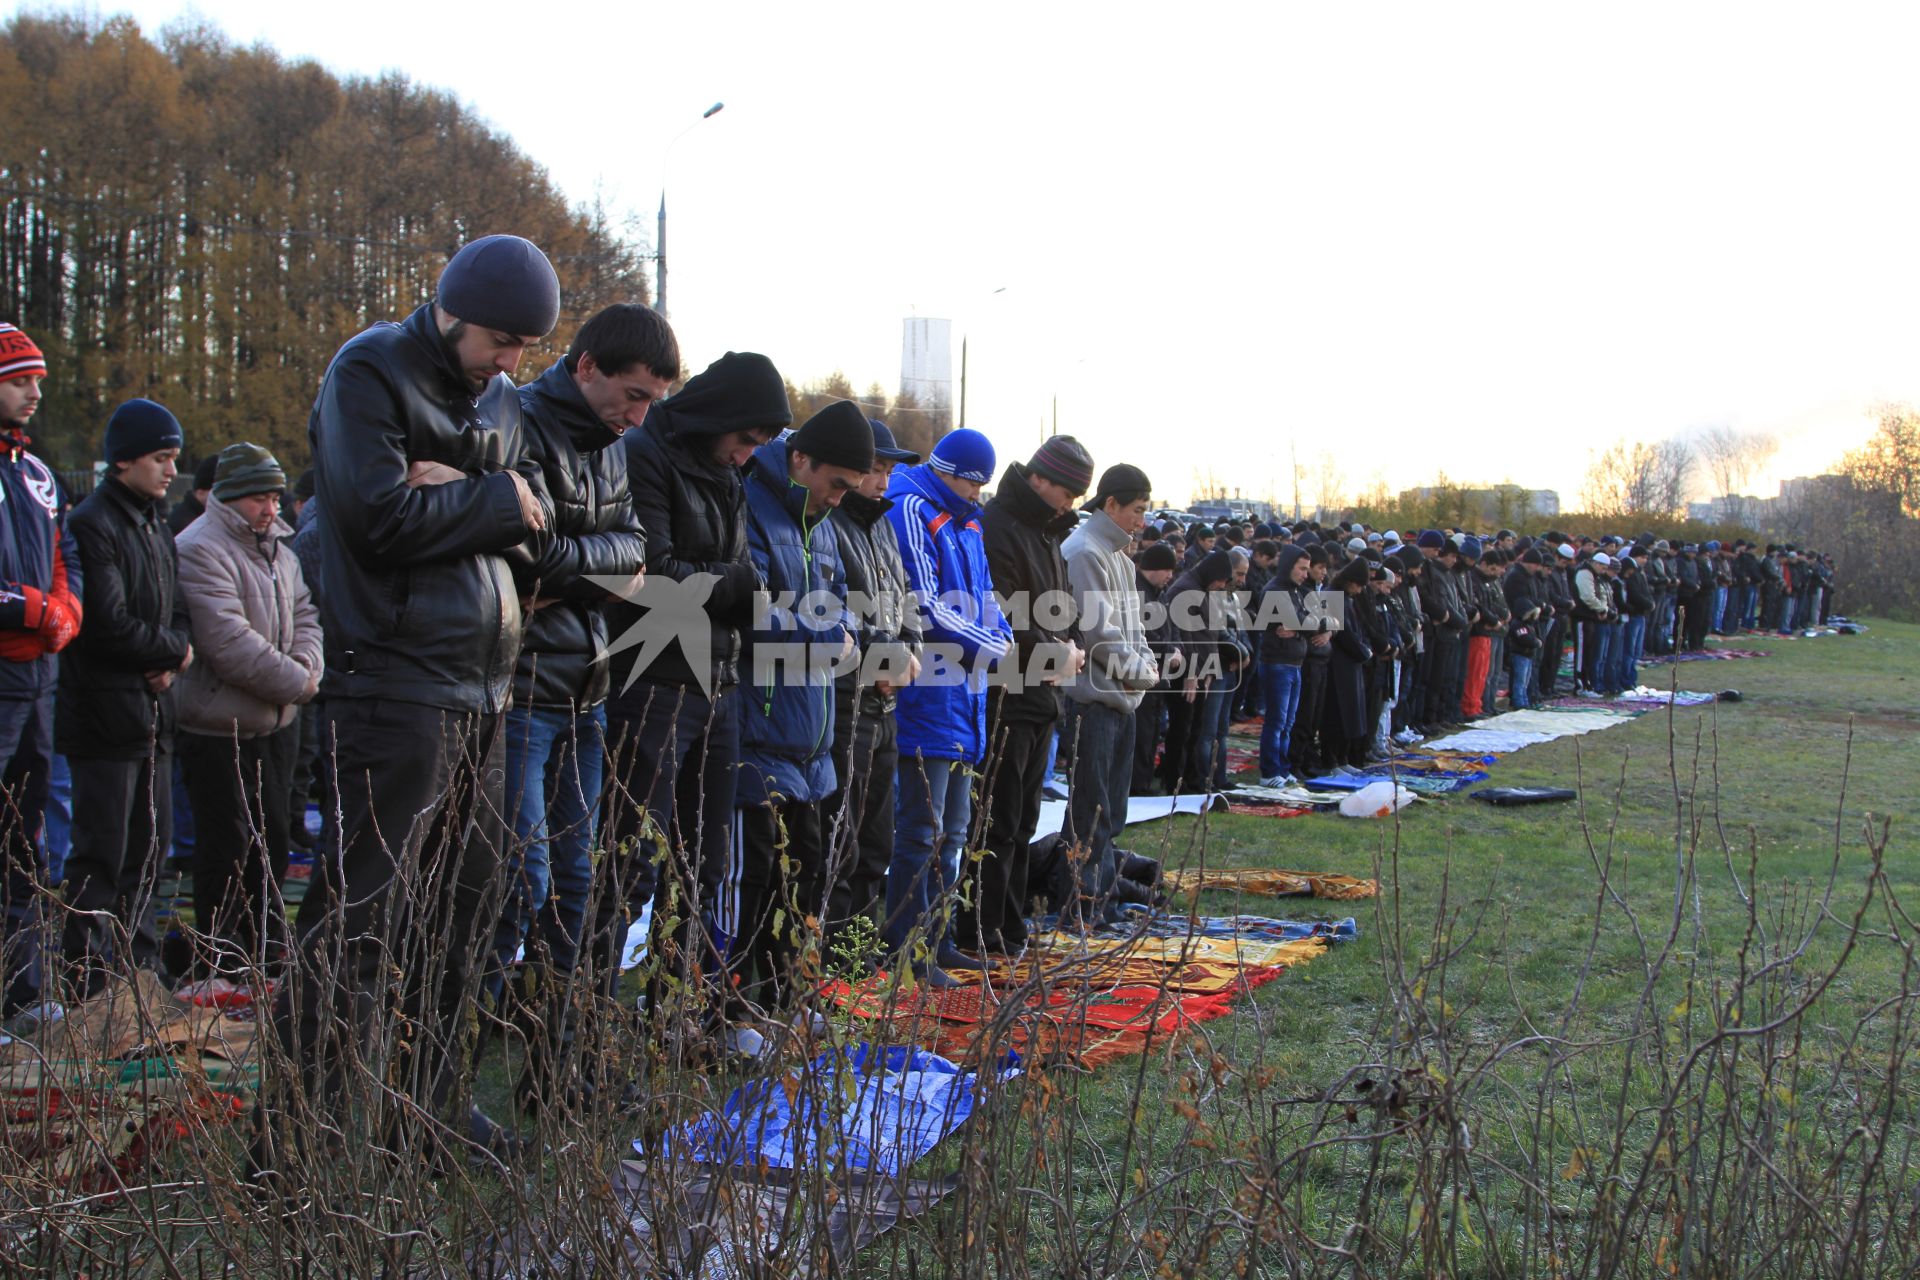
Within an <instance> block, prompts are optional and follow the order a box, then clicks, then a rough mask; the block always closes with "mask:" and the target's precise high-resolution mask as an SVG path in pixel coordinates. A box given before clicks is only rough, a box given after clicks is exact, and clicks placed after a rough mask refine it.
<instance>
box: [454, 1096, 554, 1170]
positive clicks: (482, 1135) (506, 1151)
mask: <svg viewBox="0 0 1920 1280" xmlns="http://www.w3.org/2000/svg"><path fill="white" fill-rule="evenodd" d="M467 1142H468V1144H469V1145H470V1146H471V1147H472V1151H471V1152H470V1153H469V1155H468V1157H467V1163H468V1164H470V1165H472V1166H474V1167H475V1168H485V1167H486V1166H488V1165H501V1166H506V1167H508V1168H511V1167H512V1166H514V1165H516V1164H518V1163H520V1162H521V1161H523V1160H525V1159H526V1158H527V1157H528V1156H532V1155H537V1154H538V1153H539V1149H540V1148H539V1144H538V1143H536V1142H533V1141H532V1140H531V1139H528V1138H523V1137H521V1136H520V1135H519V1134H517V1133H514V1132H513V1131H512V1130H511V1129H507V1128H505V1127H503V1126H502V1125H500V1124H499V1123H498V1122H497V1121H495V1120H494V1118H493V1117H492V1116H490V1115H488V1114H487V1113H486V1112H484V1111H482V1110H481V1109H480V1107H479V1105H478V1104H475V1105H474V1106H473V1107H471V1108H469V1109H468V1111H467Z"/></svg>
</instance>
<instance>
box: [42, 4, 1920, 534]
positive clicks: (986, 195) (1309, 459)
mask: <svg viewBox="0 0 1920 1280" xmlns="http://www.w3.org/2000/svg"><path fill="white" fill-rule="evenodd" d="M9 7H11V6H9ZM33 7H35V8H44V7H46V6H44V5H37V6H33ZM98 8H99V11H100V12H103V13H114V12H128V13H131V14H133V15H134V16H135V17H136V18H137V19H138V20H139V21H140V22H141V24H142V26H143V27H145V28H146V29H147V30H148V31H149V32H150V33H157V32H158V31H159V30H160V28H161V27H162V26H163V25H164V24H165V23H167V22H168V21H170V20H172V19H174V18H175V17H177V16H178V15H179V14H181V13H182V12H183V11H185V6H183V5H181V4H180V3H178V2H177V0H141V2H138V3H131V4H107V5H102V6H99V7H98ZM196 12H198V13H199V14H200V15H201V16H203V17H205V18H207V19H209V20H211V21H213V22H214V23H216V24H217V25H219V26H220V27H222V28H223V29H225V30H226V31H227V32H228V33H229V34H230V35H231V36H232V37H233V38H234V39H236V40H237V41H239V42H241V43H243V44H244V43H252V42H255V41H260V42H265V43H267V44H269V45H271V46H273V47H275V48H276V49H278V50H279V51H280V52H281V53H282V54H283V55H284V56H286V57H288V58H312V59H315V60H317V61H319V62H321V63H322V64H324V65H326V66H328V67H330V68H332V69H334V70H336V71H338V72H342V73H374V72H378V71H381V70H384V69H389V68H392V69H398V70H401V71H404V72H406V73H407V74H408V75H409V76H412V77H413V78H415V79H417V80H420V81H422V82H426V83H430V84H434V85H438V86H442V87H444V88H447V89H449V90H451V91H452V92H454V93H456V94H458V95H459V96H460V97H461V98H463V99H464V100H465V101H466V102H467V103H469V104H470V105H471V106H472V108H473V109H474V110H475V111H476V112H477V113H478V114H479V115H480V116H482V117H483V118H485V119H486V120H488V121H489V122H491V123H492V124H493V125H495V126H496V127H498V128H499V129H500V130H502V131H504V132H505V133H507V134H509V135H511V137H512V138H513V140H514V141H515V143H516V144H517V145H518V146H520V147H521V148H522V149H523V150H525V151H526V152H527V153H528V154H530V155H532V156H533V157H534V158H535V159H537V160H538V161H540V162H541V163H543V164H544V165H546V166H547V168H548V169H549V171H550V172H551V173H552V174H553V176H554V178H555V179H556V180H557V181H558V183H559V185H560V186H561V187H562V189H564V190H565V191H566V192H567V194H568V195H569V196H570V197H572V198H574V199H576V200H579V201H586V200H589V199H591V198H593V196H594V195H595V193H596V192H598V193H600V194H601V195H602V196H603V197H604V198H605V199H606V200H607V201H608V202H609V203H610V204H611V205H612V206H613V207H615V208H616V209H619V210H622V211H630V212H632V213H633V214H635V215H639V216H641V217H643V219H644V221H643V222H642V223H641V224H640V226H639V230H640V231H641V232H642V233H644V234H645V235H647V236H649V237H650V236H651V234H652V214H653V210H654V207H655V205H656V203H657V201H658V199H659V195H660V187H661V182H662V176H663V157H664V156H665V154H666V153H667V150H668V146H669V143H670V142H671V141H672V140H673V139H674V138H675V137H676V135H679V134H680V133H681V131H682V130H683V129H685V128H686V127H687V126H688V125H689V124H691V123H693V122H694V121H696V120H698V119H699V117H700V113H701V112H702V111H703V110H705V109H706V108H707V107H708V106H709V105H711V104H712V103H713V102H715V101H724V102H725V103H726V104H727V105H726V110H725V111H723V112H722V113H721V114H719V115H718V116H715V117H714V118H713V119H711V120H709V121H707V122H705V123H703V124H701V125H700V126H699V127H698V128H697V129H694V130H693V131H691V132H689V133H687V134H686V135H685V136H684V137H682V138H680V140H679V141H678V143H677V144H675V145H674V146H673V147H672V152H671V166H670V169H669V170H668V171H667V172H666V181H667V182H668V184H669V201H668V203H669V210H670V215H671V222H670V237H669V239H670V243H669V249H670V256H669V263H670V266H671V274H670V278H669V292H668V302H669V304H670V309H671V313H672V319H673V323H674V327H675V329H676V331H677V332H678V333H679V335H680V338H681V342H682V347H683V350H684V351H685V353H686V355H687V358H688V361H689V364H690V365H691V367H693V368H699V367H701V366H703V365H704V364H705V363H706V362H707V361H709V360H711V359H713V358H714V357H715V356H718V355H719V354H720V353H721V352H723V351H726V350H729V349H739V350H760V351H764V352H766V353H767V354H768V355H770V356H771V357H773V359H774V360H775V361H776V363H778V365H779V366H780V368H781V369H782V370H783V371H784V372H785V373H786V374H787V375H788V376H789V377H790V378H792V379H793V380H795V381H796V382H804V381H807V380H810V379H813V378H817V377H820V376H823V375H825V374H827V373H828V372H830V371H832V370H833V369H835V368H839V369H843V370H845V371H846V373H847V374H848V375H849V376H850V377H851V378H852V379H853V380H854V382H855V383H856V385H858V386H860V387H863V388H864V387H865V386H866V385H867V384H868V383H870V382H873V381H876V380H877V381H879V382H881V383H883V384H885V385H887V386H888V387H890V388H891V387H894V386H896V385H897V383H898V380H899V361H900V330H901V320H902V318H903V317H905V316H908V315H912V314H920V315H933V316H945V317H950V318H951V319H952V320H953V324H954V337H955V344H956V347H957V345H958V342H959V338H960V336H961V335H962V334H963V333H964V334H966V335H967V336H968V337H969V340H970V341H969V348H970V361H969V366H970V386H969V392H968V395H969V418H970V419H971V425H975V426H978V427H980V428H982V429H983V430H986V431H987V432H988V433H989V434H990V435H991V436H992V437H993V439H994V441H995V443H996V445H997V446H998V447H999V449H1000V451H1001V454H1002V458H1003V460H1004V459H1005V458H1006V457H1008V456H1011V455H1014V454H1018V455H1020V456H1024V455H1025V454H1026V453H1027V452H1028V451H1029V450H1030V449H1031V447H1032V446H1033V445H1034V444H1035V443H1037V442H1038V440H1039V438H1040V434H1041V432H1042V431H1043V430H1044V429H1045V428H1046V427H1047V425H1048V424H1049V423H1050V420H1051V415H1052V406H1053V404H1054V401H1055V399H1056V397H1057V401H1058V413H1059V426H1060V429H1061V430H1062V431H1070V432H1073V433H1074V434H1076V435H1078V436H1080V437H1081V438H1082V439H1083V440H1085V441H1086V442H1087V444H1088V445H1089V447H1090V448H1091V449H1092V450H1093V453H1094V456H1095V459H1096V462H1097V463H1098V464H1099V465H1100V466H1103V467H1104V466H1105V465H1107V464H1109V463H1111V462H1117V461H1122V460H1125V461H1132V462H1137V463H1139V464H1141V465H1143V466H1144V467H1145V468H1146V469H1147V471H1148V472H1149V474H1150V475H1151V476H1152V477H1153V478H1154V480H1155V482H1156V486H1157V488H1158V489H1159V490H1160V491H1161V493H1162V495H1163V496H1166V497H1169V498H1173V499H1176V500H1178V499H1182V498H1184V497H1186V496H1187V494H1188V491H1189V490H1190V489H1192V488H1193V486H1194V484H1195V481H1196V479H1197V478H1199V477H1204V476H1205V475H1206V474H1208V473H1209V472H1211V473H1212V474H1213V475H1215V476H1216V477H1217V478H1218V479H1219V480H1220V481H1221V482H1223V483H1226V484H1228V485H1230V486H1238V487H1240V488H1241V489H1242V490H1243V491H1244V492H1246V493H1247V494H1248V495H1249V496H1252V495H1256V494H1265V493H1267V492H1269V491H1271V492H1272V493H1274V494H1275V496H1278V497H1281V498H1282V499H1290V498H1291V496H1292V493H1291V484H1292V474H1293V473H1292V463H1291V461H1290V459H1291V457H1292V456H1293V454H1294V452H1295V451H1296V450H1297V455H1298V459H1299V466H1300V469H1301V471H1302V472H1303V473H1304V480H1303V484H1302V489H1303V496H1304V497H1305V498H1306V499H1307V500H1308V501H1309V502H1311V501H1312V500H1313V497H1314V493H1313V489H1314V481H1315V478H1316V477H1317V476H1318V475H1319V474H1320V473H1321V470H1322V467H1321V458H1322V457H1323V456H1325V455H1328V454H1331V455H1332V456H1333V457H1334V458H1335V459H1336V460H1337V468H1338V470H1339V472H1340V473H1341V475H1342V476H1343V478H1344V482H1345V483H1344V486H1343V487H1344V488H1345V489H1346V491H1347V492H1348V493H1353V492H1357V491H1359V490H1361V489H1363V488H1365V487H1367V486H1368V485H1369V484H1371V483H1372V481H1373V480H1374V478H1375V477H1376V476H1379V477H1381V478H1384V479H1385V481H1386V482H1387V483H1388V484H1390V485H1391V486H1393V487H1395V488H1399V487H1402V486H1407V485H1415V484H1422V483H1427V482H1429V481H1430V480H1431V479H1432V477H1433V476H1434V474H1435V473H1436V472H1437V471H1439V470H1442V469H1444V470H1445V471H1446V472H1447V474H1448V475H1449V476H1451V477H1452V478H1453V479H1455V480H1470V481H1485V482H1492V481H1499V480H1511V481H1513V482H1516V483H1519V484H1523V485H1526V486H1528V487H1533V488H1555V489H1559V490H1560V491H1561V493H1562V497H1563V499H1564V500H1567V501H1569V502H1571V501H1572V500H1573V498H1574V497H1575V495H1576V493H1577V490H1578V488H1579V481H1580V476H1581V474H1582V471H1583V470H1584V467H1585V463H1586V459H1587V454H1588V451H1589V449H1591V448H1592V447H1594V446H1595V445H1596V444H1604V443H1606V442H1609V441H1611V440H1612V439H1614V438H1617V437H1618V436H1620V435H1627V436H1634V437H1640V438H1645V439H1656V438H1660V437H1663V436H1666V435H1670V434H1673V433H1676V432H1685V431H1689V430H1696V429H1699V428H1701V427H1704V426H1708V425H1713V424H1721V423H1726V424H1731V425H1733V426H1736V427H1739V428H1743V429H1750V430H1759V431H1771V432H1775V433H1778V434H1779V435H1780V436H1781V437H1782V441H1783V447H1782V450H1781V452H1780V454H1779V456H1778V458H1777V460H1776V464H1775V466H1774V467H1773V468H1772V470H1771V471H1770V473H1769V474H1768V475H1767V476H1766V477H1764V478H1763V480H1762V482H1761V483H1760V484H1759V485H1756V486H1754V487H1755V488H1757V489H1759V491H1761V492H1772V489H1771V487H1769V486H1770V485H1771V483H1772V481H1773V480H1775V479H1777V478H1778V477H1779V476H1786V475H1797V474H1804V473H1806V472H1809V471H1817V470H1819V469H1821V468H1822V467H1823V466H1825V465H1826V464H1827V463H1828V462H1830V461H1831V460H1832V459H1833V458H1834V457H1835V456H1836V455H1837V453H1838V452H1839V450H1841V449H1842V448H1844V447H1847V446H1849V445H1852V444H1855V443H1857V442H1858V441H1859V440H1860V439H1862V438H1863V437H1864V436H1865V435H1866V433H1867V431H1868V429H1869V419H1868V417H1867V411H1868V409H1869V408H1870V406H1871V405H1873V404H1874V403H1876V402H1878V401H1882V400H1888V399H1898V400H1910V401H1920V364H1917V363H1916V360H1915V353H1916V350H1920V306H1916V305H1915V301H1916V298H1920V244H1917V236H1920V231H1917V230H1916V221H1917V220H1916V217H1915V212H1914V211H1915V209H1916V207H1917V203H1920V202H1916V199H1915V197H1916V194H1917V193H1916V186H1920V169H1917V168H1916V166H1915V165H1914V164H1913V162H1912V159H1913V138H1912V129H1913V121H1914V118H1915V111H1914V107H1913V103H1912V89H1911V84H1912V68H1913V66H1914V65H1915V64H1916V61H1917V59H1916V55H1917V54H1920V40H1916V23H1917V22H1920V7H1916V6H1911V5H1886V6H1857V7H1848V8H1845V9H1842V8H1840V7H1837V6H1769V5H1755V4H1741V5H1729V6H1725V7H1717V6H1692V5H1689V6H1676V5H1671V4H1662V5H1652V6H1644V7H1643V6H1637V5H1629V4H1619V3H1614V4H1607V5H1604V6H1602V5H1592V6H1588V7H1587V8H1586V11H1585V13H1584V14H1581V13H1577V12H1575V10H1574V9H1573V8H1572V7H1571V6H1561V5H1540V4H1526V5H1515V6H1464V5H1457V4H1448V5H1432V4H1418V5H1405V6H1400V5H1388V4H1373V5H1311V6H1309V5H1304V4H1287V5H1255V4H1249V3H1239V4H1234V5H1212V4H1185V5H1179V6H1162V5H1154V6H1147V5H1132V6H1118V5H1113V4H1110V3H1109V4H1072V5H1069V4H1054V3H1044V2H1043V3H1035V2H1033V0H1027V2H1026V3H1021V4H1008V5H1002V4H997V3H983V2H981V0H968V3H964V4H958V3H956V4H945V5H933V4H910V3H901V2H899V0H895V2H893V3H889V4H885V5H873V6H866V5H847V4H826V3H811V4H793V3H785V4H758V3H741V2H739V0H736V2H734V3H728V4H714V3H677V4H663V5H651V4H649V5H636V4H573V5H568V4H560V5H551V6H534V5H525V4H512V5H508V4H491V3H477V2H474V0H468V2H467V3H456V4H453V5H432V6H428V5H416V4H409V3H393V2H392V0H388V2H386V3H379V4H374V3H368V2H366V0H331V2H330V3H329V4H327V5H325V6H323V7H320V8H316V7H315V6H313V5H311V4H304V3H303V4H298V5H295V4H290V3H280V2H278V0H245V2H242V0H203V3H201V4H199V5H198V6H197V7H196ZM511 229H512V228H500V230H511ZM996 291H1003V292H996ZM955 359H956V367H957V362H958V355H957V351H956V357H955Z"/></svg>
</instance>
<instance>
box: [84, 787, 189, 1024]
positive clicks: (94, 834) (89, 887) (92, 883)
mask: <svg viewBox="0 0 1920 1280" xmlns="http://www.w3.org/2000/svg"><path fill="white" fill-rule="evenodd" d="M67 768H68V769H69V770H70V771H71V772H72V774H73V848H72V850H71V851H70V852H69V853H68V854H67V868H66V898H67V923H66V928H65V930H64V931H63V937H62V943H63V948H62V949H63V950H64V951H65V953H66V958H67V961H68V963H70V964H73V965H78V966H80V967H81V968H82V970H83V982H84V986H85V989H86V990H87V991H89V992H93V991H98V990H99V989H100V986H101V984H102V983H103V982H104V981H105V978H106V973H105V968H106V967H107V966H110V965H112V964H113V963H114V962H115V960H119V961H122V962H124V963H125V964H127V965H131V966H133V967H136V968H142V969H150V968H154V967H155V966H157V965H158V964H159V961H160V941H159V938H158V937H157V936H156V934H155V930H154V911H153V908H154V902H153V897H154V886H155V883H156V881H157V880H158V879H159V875H160V864H161V861H162V860H163V859H164V858H165V857H166V851H167V845H168V843H169V840H170V837H171V836H172V833H173V753H172V752H171V751H160V752H157V753H156V754H154V755H151V756H146V757H144V758H142V759H139V760H89V759H85V758H83V757H79V756H73V757H69V758H68V760H67ZM122 929H125V930H126V931H127V932H128V934H129V937H128V940H127V952H126V954H125V955H121V954H120V953H119V948H118V941H119V933H120V931H121V930H122Z"/></svg>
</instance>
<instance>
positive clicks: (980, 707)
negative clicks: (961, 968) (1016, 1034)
mask: <svg viewBox="0 0 1920 1280" xmlns="http://www.w3.org/2000/svg"><path fill="white" fill-rule="evenodd" d="M993 470H994V455H993V445H992V443H990V442H989V441H988V440H987V438H986V437H985V436H984V435H982V434H980V433H979V432H978V431H974V430H971V429H969V428H966V427H962V428H960V429H959V430H958V431H953V432H949V433H948V434H947V435H945V436H942V437H941V438H940V442H939V443H938V444H936V445H935V446H934V447H933V454H932V456H931V457H929V458H928V459H927V461H926V462H924V463H922V464H921V465H919V466H917V467H907V468H904V469H901V470H896V471H895V472H894V473H893V482H892V483H891V484H890V485H888V486H887V497H888V498H889V499H891V500H892V501H893V504H894V505H893V508H892V510H890V511H888V512H887V519H888V520H890V521H892V522H893V528H894V532H895V534H896V535H897V536H898V538H899V541H900V553H901V557H902V559H903V560H904V561H905V563H906V569H907V583H908V585H909V586H911V587H912V589H913V593H914V596H915V601H916V604H917V607H918V608H919V611H920V629H921V634H922V636H923V637H924V639H925V641H926V645H925V648H924V650H923V654H922V662H923V667H922V671H921V675H920V678H919V679H918V680H916V681H915V682H914V683H913V684H910V685H908V686H907V687H906V688H904V689H902V690H901V691H900V706H899V709H898V711H897V713H896V714H897V715H898V718H899V724H900V766H899V775H898V782H899V797H900V799H899V807H898V809H897V810H896V818H895V821H894V833H893V862H892V864H891V865H890V866H889V867H888V868H887V922H886V927H885V928H884V929H883V930H882V934H883V936H884V937H885V939H886V941H887V943H888V945H889V946H891V947H892V948H893V949H894V950H895V951H898V952H901V953H902V958H903V959H904V960H905V961H906V962H907V963H908V964H910V965H912V967H913V969H914V972H915V973H916V974H918V975H919V976H920V977H921V979H922V980H924V981H925V982H927V983H928V984H929V985H931V986H947V985H951V983H952V981H953V979H952V978H950V977H949V976H948V975H947V973H946V972H945V970H946V968H947V967H950V966H953V965H958V964H965V963H968V962H967V961H966V959H965V958H964V957H962V956H961V955H960V953H959V951H958V950H957V949H956V948H955V947H954V946H953V943H952V941H951V939H950V937H949V933H950V921H949V917H950V915H951V912H950V910H949V908H948V906H947V904H945V903H943V902H942V901H941V897H942V894H943V892H944V891H945V890H946V889H947V888H948V887H949V886H951V885H952V884H954V883H955V882H956V881H957V880H958V879H959V873H960V852H961V849H962V847H963V846H964V845H965V843H966V839H967V826H968V823H969V822H970V821H971V819H972V816H973V802H972V798H971V796H972V789H971V786H970V784H969V780H968V776H967V775H968V773H969V767H970V766H974V765H978V764H979V763H980V762H981V761H982V760H984V759H985V758H986V754H987V672H988V669H989V668H990V667H991V666H992V664H993V663H995V662H997V661H999V660H1000V659H1001V658H1003V657H1005V656H1006V654H1007V651H1008V650H1009V648H1011V646H1012V644H1013V628H1012V627H1011V626H1010V625H1009V624H1008V622H1007V619H1006V618H1005V617H1004V616H1003V615H1002V614H1001V612H1000V606H999V603H998V602H997V601H996V600H995V599H994V597H993V575H992V573H991V572H990V571H989V570H988V568H987V549H986V542H985V539H984V537H983V535H982V532H981V526H980V505H979V501H978V500H979V497H980V490H981V489H982V488H984V487H985V486H986V484H987V482H988V481H989V480H991V479H992V478H993ZM916 941H924V942H925V944H926V945H925V950H924V952H922V950H921V949H920V948H919V947H918V946H913V947H909V945H908V944H909V943H912V942H916Z"/></svg>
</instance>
